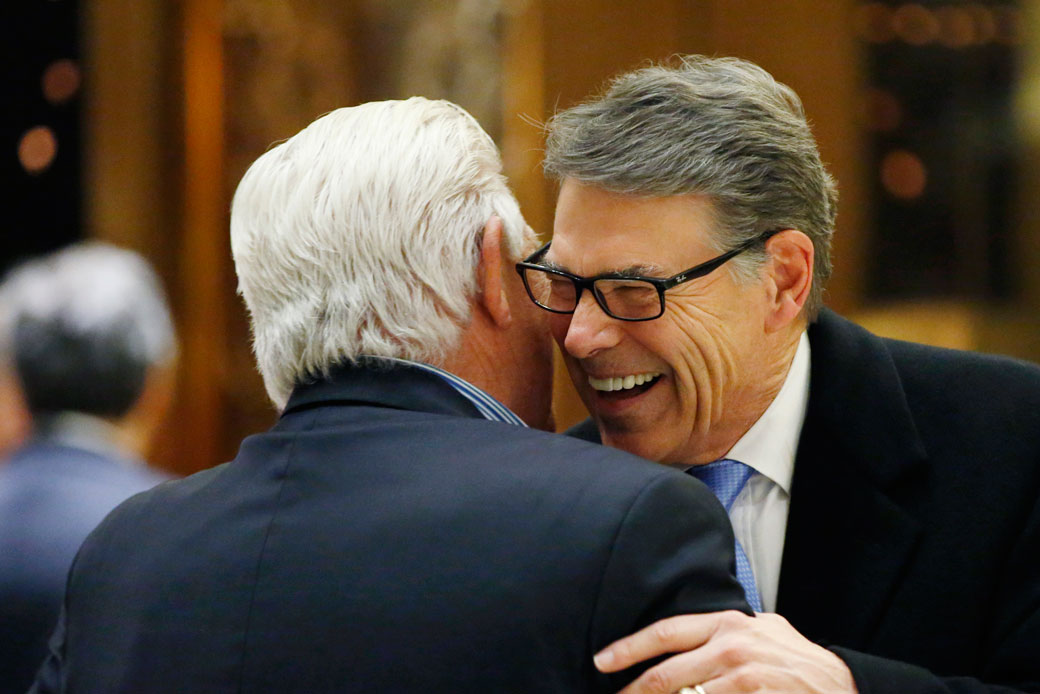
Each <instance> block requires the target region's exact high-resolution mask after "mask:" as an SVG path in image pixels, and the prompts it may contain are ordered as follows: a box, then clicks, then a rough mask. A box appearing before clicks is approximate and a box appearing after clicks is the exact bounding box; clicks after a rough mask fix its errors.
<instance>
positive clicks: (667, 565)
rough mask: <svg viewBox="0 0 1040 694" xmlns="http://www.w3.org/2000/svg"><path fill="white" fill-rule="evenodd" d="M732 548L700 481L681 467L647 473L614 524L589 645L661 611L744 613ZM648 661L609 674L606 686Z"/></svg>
mask: <svg viewBox="0 0 1040 694" xmlns="http://www.w3.org/2000/svg"><path fill="white" fill-rule="evenodd" d="M733 552H734V541H733V530H732V527H731V526H730V522H729V518H728V517H727V515H726V512H725V510H724V509H723V508H722V506H721V505H720V504H719V502H718V500H717V499H716V498H715V496H714V495H713V494H712V493H711V491H710V490H709V489H708V488H707V487H705V486H704V485H703V484H701V483H700V482H698V481H697V480H695V479H693V478H691V477H688V476H686V475H681V474H671V473H669V474H664V475H661V476H660V477H657V478H655V479H654V480H653V481H652V482H651V483H650V484H648V485H647V487H645V488H644V489H643V490H642V492H641V493H640V494H639V495H638V497H637V498H636V499H635V501H634V502H633V504H632V506H631V507H630V508H629V510H628V513H627V514H626V515H625V517H624V519H623V521H622V522H621V525H620V527H619V528H618V533H617V536H616V538H615V541H614V546H613V550H612V552H611V556H610V559H609V561H608V563H607V566H606V570H605V573H604V576H603V582H602V584H601V588H600V591H599V596H598V599H597V604H596V609H595V615H594V617H593V623H592V628H591V632H590V638H591V648H592V651H593V652H597V651H599V650H600V649H602V648H603V647H605V646H607V645H608V644H610V643H612V642H613V641H615V640H617V639H619V638H621V637H623V636H627V635H629V634H631V633H633V632H635V631H637V630H639V629H641V628H643V627H645V626H648V625H649V624H652V623H653V622H656V621H657V620H659V619H664V618H665V617H672V616H675V615H681V614H690V613H704V612H719V611H723V610H739V611H741V612H744V613H745V614H752V610H751V608H750V607H749V606H748V604H747V602H746V601H745V599H744V590H743V588H741V586H740V584H739V583H738V582H737V579H736V578H735V560H734V554H733ZM652 664H653V663H652V662H647V663H643V664H641V666H639V667H638V668H630V669H629V670H626V671H625V672H623V673H620V674H618V675H614V676H611V677H610V686H611V687H612V691H617V690H618V689H620V688H621V687H623V686H624V685H625V684H626V683H627V682H629V681H631V680H632V679H633V678H634V677H635V676H636V675H638V674H639V672H641V671H642V670H644V669H646V667H649V666H650V665H652Z"/></svg>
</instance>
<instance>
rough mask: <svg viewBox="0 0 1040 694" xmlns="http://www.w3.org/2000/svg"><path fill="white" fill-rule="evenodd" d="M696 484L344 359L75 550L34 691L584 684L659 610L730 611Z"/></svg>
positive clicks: (727, 536)
mask: <svg viewBox="0 0 1040 694" xmlns="http://www.w3.org/2000/svg"><path fill="white" fill-rule="evenodd" d="M731 546H732V535H731V531H730V530H729V525H728V523H727V519H726V516H725V513H724V511H723V510H722V508H721V507H720V506H719V505H718V504H717V502H716V501H715V500H714V497H713V496H712V495H711V492H710V491H708V490H707V488H706V487H704V486H702V485H701V484H699V483H697V482H696V481H695V480H692V479H690V478H689V477H688V476H686V475H682V474H680V473H677V472H676V471H674V470H668V469H664V468H662V467H661V466H657V465H653V464H650V463H647V462H645V461H642V460H639V459H637V458H634V457H631V456H628V455H627V454H624V453H621V452H619V451H606V450H604V449H603V448H602V447H599V446H592V445H589V444H587V443H585V442H581V441H575V440H573V439H570V438H567V437H563V436H556V435H552V434H546V433H544V432H539V431H532V430H529V429H524V428H522V427H518V426H514V425H510V424H501V423H494V422H489V421H486V420H484V419H481V418H480V417H479V415H478V414H477V413H476V411H475V409H474V408H473V407H472V405H470V404H469V402H468V401H466V400H464V399H463V398H461V397H460V396H459V395H458V394H457V393H456V392H455V391H454V390H453V389H451V388H450V387H449V386H448V385H446V384H445V383H444V382H443V381H441V380H440V379H439V378H438V377H437V376H434V375H432V374H429V373H426V372H423V371H418V370H415V369H412V368H394V369H391V370H377V369H365V368H346V369H342V370H340V371H339V372H338V373H336V374H335V375H334V377H333V378H332V379H330V380H328V381H323V382H320V383H316V384H313V385H310V386H305V387H302V388H299V389H297V391H296V392H295V393H294V394H293V396H292V399H291V400H290V402H289V405H288V408H287V410H286V412H285V414H284V415H283V416H282V417H281V419H280V420H279V422H278V423H277V425H276V426H275V427H274V428H273V429H272V430H270V431H268V432H266V433H263V434H260V435H258V436H253V437H250V438H248V439H246V440H245V441H244V442H243V444H242V447H241V449H240V451H239V454H238V457H237V458H236V459H235V460H234V461H233V462H231V463H229V464H225V465H223V466H220V467H217V468H214V469H211V470H208V471H204V472H201V473H199V474H196V475H193V476H192V477H189V478H187V479H185V480H183V481H179V482H174V483H170V484H166V485H163V486H161V487H160V488H157V489H155V490H153V491H151V492H148V493H145V494H142V495H138V496H136V497H134V498H133V499H131V500H130V501H129V502H127V503H125V504H123V505H122V506H120V507H119V508H118V509H117V510H116V511H115V512H113V513H112V514H111V515H110V516H109V517H108V518H107V519H106V520H105V521H104V522H103V523H102V525H101V526H100V527H99V528H98V530H97V531H96V532H95V533H93V534H92V535H91V537H90V538H89V539H88V540H87V542H86V543H85V544H84V546H83V548H82V550H81V551H80V553H79V555H78V558H77V560H76V563H75V566H74V568H73V570H72V572H71V574H70V584H69V588H68V593H67V596H66V605H65V610H66V612H65V621H64V625H63V632H64V633H63V634H62V633H59V634H57V635H56V638H55V640H54V641H53V650H54V653H53V656H52V658H51V659H50V660H49V661H48V663H47V665H46V666H45V667H44V669H43V671H42V672H41V675H40V678H39V680H38V687H39V691H56V690H58V688H59V687H64V691H67V692H72V693H85V692H133V693H138V692H150V693H155V692H192V693H193V694H206V693H208V692H272V693H274V692H277V693H278V694H286V693H289V692H301V693H302V692H306V693H307V694H314V693H316V692H396V691H401V692H405V691H431V692H456V691H457V692H591V691H602V692H607V691H616V689H617V688H618V687H619V684H620V682H621V681H623V679H624V678H619V679H614V680H608V679H607V678H605V677H603V676H602V675H599V674H598V673H596V672H595V670H594V668H593V666H592V655H593V653H594V652H596V651H597V650H598V649H600V648H601V647H603V646H605V645H606V644H607V643H608V642H610V641H612V640H614V639H616V638H619V637H621V636H623V635H625V634H627V633H629V632H631V631H632V630H634V629H636V628H639V627H641V626H643V625H646V624H648V623H650V622H652V621H654V620H656V619H657V618H659V617H662V616H665V615H671V614H677V613H681V612H685V611H696V612H704V611H713V610H719V609H743V610H745V611H746V610H747V609H748V608H747V606H746V604H745V603H744V600H743V593H742V591H741V589H740V587H739V585H738V584H737V583H736V580H735V579H734V578H733V577H732V576H731V571H732V562H733V557H732V552H731Z"/></svg>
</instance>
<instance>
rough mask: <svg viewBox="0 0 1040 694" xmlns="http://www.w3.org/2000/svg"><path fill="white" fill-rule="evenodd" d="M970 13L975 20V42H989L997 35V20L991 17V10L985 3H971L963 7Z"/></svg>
mask: <svg viewBox="0 0 1040 694" xmlns="http://www.w3.org/2000/svg"><path fill="white" fill-rule="evenodd" d="M965 11H966V12H968V13H969V14H971V18H972V20H973V21H974V22H975V42H976V43H979V44H984V43H989V42H990V41H992V40H993V39H994V38H995V37H996V35H997V22H996V20H995V19H994V18H993V12H992V11H990V9H989V8H988V7H986V6H985V5H979V4H978V3H972V4H970V5H968V6H967V7H966V8H965Z"/></svg>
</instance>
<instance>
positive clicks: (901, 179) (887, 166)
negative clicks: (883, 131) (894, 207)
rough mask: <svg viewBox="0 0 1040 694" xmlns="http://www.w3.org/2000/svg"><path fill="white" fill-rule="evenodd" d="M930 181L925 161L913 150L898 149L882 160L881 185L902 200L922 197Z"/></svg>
mask: <svg viewBox="0 0 1040 694" xmlns="http://www.w3.org/2000/svg"><path fill="white" fill-rule="evenodd" d="M927 183H928V172H927V170H926V169H925V166H924V162H922V161H921V158H920V157H919V156H917V155H916V154H914V153H913V152H908V151H906V150H904V149H897V150H893V151H891V152H889V153H888V154H886V155H885V156H884V158H883V159H882V160H881V185H882V186H884V188H885V190H886V191H887V192H888V194H889V195H891V196H893V197H896V198H899V199H901V200H913V199H914V198H917V197H920V196H921V194H922V193H923V192H924V189H925V185H926V184H927Z"/></svg>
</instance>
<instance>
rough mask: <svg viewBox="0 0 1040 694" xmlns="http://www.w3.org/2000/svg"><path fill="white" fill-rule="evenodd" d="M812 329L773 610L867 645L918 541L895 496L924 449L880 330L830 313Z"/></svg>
mask: <svg viewBox="0 0 1040 694" xmlns="http://www.w3.org/2000/svg"><path fill="white" fill-rule="evenodd" d="M809 339H810V344H811V347H812V372H811V377H810V378H811V380H810V396H809V406H808V410H807V412H806V420H805V424H804V426H803V429H802V435H801V438H800V443H799V448H798V456H797V459H796V462H795V471H794V478H793V480H792V486H791V507H790V514H789V517H788V523H787V535H786V540H785V543H784V553H783V562H782V566H781V571H780V586H779V595H778V600H777V602H778V605H777V611H778V612H780V613H781V614H783V615H784V616H785V617H786V618H787V619H788V620H789V621H790V622H791V623H792V624H793V625H794V626H795V627H796V628H797V629H798V630H799V631H801V632H802V633H803V634H805V635H806V636H808V637H809V638H812V639H814V640H817V641H819V642H822V643H836V644H841V645H845V646H849V647H852V648H863V647H866V646H867V645H869V643H870V639H871V637H872V635H873V634H874V633H875V632H876V631H877V628H878V626H879V625H880V624H881V623H882V621H883V619H884V615H885V611H886V608H887V605H888V604H889V602H890V599H891V596H892V594H893V592H894V590H895V588H896V587H897V585H898V581H899V578H900V576H901V575H902V573H903V571H904V569H905V567H906V565H907V563H908V562H909V560H910V558H911V557H912V555H913V551H914V548H915V546H916V544H917V540H918V537H919V534H920V528H919V526H918V523H917V521H915V520H914V519H913V518H912V517H911V516H910V515H909V514H907V513H906V512H905V511H904V510H903V508H902V507H901V504H900V500H901V499H902V498H903V495H904V493H906V492H908V491H909V490H911V489H912V488H913V487H914V486H915V485H916V484H917V482H919V481H920V479H921V475H923V474H924V472H925V467H924V465H923V463H924V461H925V451H924V447H923V445H922V443H921V441H920V438H919V437H918V435H917V430H916V428H915V426H914V422H913V419H912V417H911V415H910V411H909V408H908V406H907V403H906V398H905V394H904V392H903V388H902V383H901V381H900V377H899V374H898V372H897V371H896V368H895V365H894V364H893V362H892V359H891V356H890V355H889V353H888V350H887V348H886V347H885V344H884V342H883V341H882V340H881V339H880V338H877V337H875V336H873V335H871V334H870V333H868V332H866V331H865V330H862V329H861V328H858V327H857V326H855V325H853V324H851V323H849V322H847V321H844V320H843V319H841V318H838V317H837V316H836V315H834V314H832V313H830V312H825V313H824V314H823V315H821V317H820V321H819V323H818V324H816V325H814V326H813V327H812V328H811V329H810V331H809Z"/></svg>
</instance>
